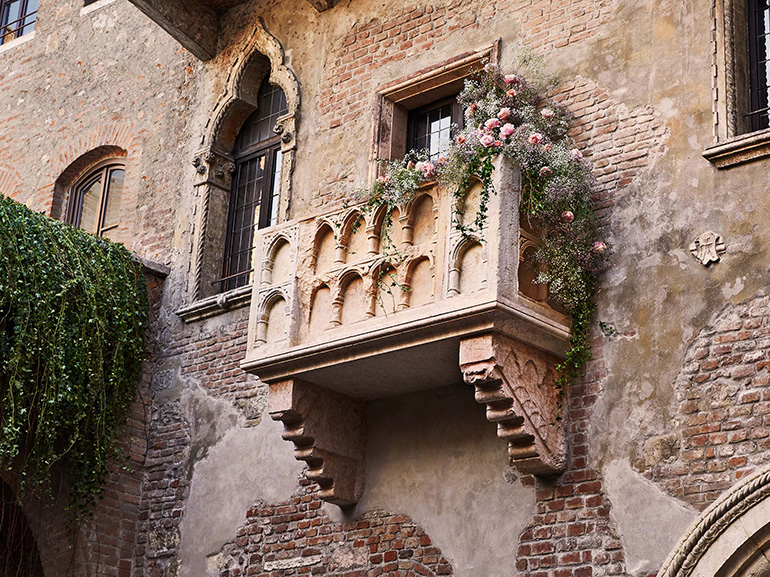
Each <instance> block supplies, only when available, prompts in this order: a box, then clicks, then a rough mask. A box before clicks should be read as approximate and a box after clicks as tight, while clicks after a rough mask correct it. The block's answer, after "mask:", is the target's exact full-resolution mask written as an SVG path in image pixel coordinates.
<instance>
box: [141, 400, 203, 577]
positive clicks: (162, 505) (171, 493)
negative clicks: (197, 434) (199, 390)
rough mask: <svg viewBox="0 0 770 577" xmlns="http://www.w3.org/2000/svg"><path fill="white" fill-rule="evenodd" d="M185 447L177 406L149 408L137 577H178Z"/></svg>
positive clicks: (187, 433)
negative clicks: (178, 546) (150, 416)
mask: <svg viewBox="0 0 770 577" xmlns="http://www.w3.org/2000/svg"><path fill="white" fill-rule="evenodd" d="M189 443H190V427H189V424H188V423H187V422H186V421H185V419H184V417H183V416H182V412H181V409H180V407H179V403H178V402H174V403H167V404H165V405H163V406H161V407H155V408H153V411H152V418H151V420H150V426H149V432H148V440H147V459H146V462H145V468H144V482H143V484H142V498H141V502H140V505H139V515H138V517H139V529H138V535H137V539H136V551H135V553H136V558H135V561H134V572H133V575H135V576H143V577H144V576H146V577H150V576H152V577H156V576H157V577H167V576H169V577H170V576H172V575H176V571H177V569H178V566H179V560H178V558H177V549H176V548H177V545H179V536H180V535H179V525H180V523H181V522H182V516H183V510H184V504H185V501H186V499H187V496H188V495H189V491H190V486H189V479H188V472H187V457H188V455H187V448H188V446H189Z"/></svg>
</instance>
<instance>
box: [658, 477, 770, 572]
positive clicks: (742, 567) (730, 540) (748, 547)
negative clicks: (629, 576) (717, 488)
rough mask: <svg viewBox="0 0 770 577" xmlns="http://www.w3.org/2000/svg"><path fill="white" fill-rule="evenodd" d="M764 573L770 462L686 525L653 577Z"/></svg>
mask: <svg viewBox="0 0 770 577" xmlns="http://www.w3.org/2000/svg"><path fill="white" fill-rule="evenodd" d="M766 575H770V466H768V467H765V468H763V469H760V470H759V471H756V472H755V473H753V474H751V475H749V476H747V477H745V478H744V479H742V480H741V481H740V482H739V483H737V484H736V485H735V486H733V487H732V488H731V489H729V490H728V491H727V492H725V493H724V494H723V495H722V496H721V497H720V498H719V499H717V500H716V501H715V502H714V503H712V504H711V506H710V507H709V508H708V509H706V510H705V511H704V512H703V514H702V515H701V516H700V517H699V518H698V519H697V520H696V521H695V522H694V523H693V524H692V525H691V526H690V528H689V529H688V530H687V531H686V532H685V534H684V535H683V536H682V538H681V539H680V540H679V543H677V545H676V547H675V548H674V550H673V551H672V552H671V554H670V555H669V556H668V559H666V562H665V563H664V564H663V567H662V568H661V570H660V571H659V572H658V577H764V576H766Z"/></svg>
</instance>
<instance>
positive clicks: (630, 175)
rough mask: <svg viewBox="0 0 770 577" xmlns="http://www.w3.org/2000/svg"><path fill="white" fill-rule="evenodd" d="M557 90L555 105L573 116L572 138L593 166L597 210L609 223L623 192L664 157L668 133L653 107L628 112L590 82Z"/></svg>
mask: <svg viewBox="0 0 770 577" xmlns="http://www.w3.org/2000/svg"><path fill="white" fill-rule="evenodd" d="M558 89H559V93H558V94H556V96H555V97H556V100H558V101H560V102H562V103H563V104H564V105H566V106H567V108H568V109H569V111H570V113H571V114H572V115H573V121H572V125H571V127H570V130H569V133H568V134H569V136H570V137H571V138H572V139H574V141H575V144H576V146H577V147H578V148H580V149H582V150H583V153H584V155H585V157H586V158H588V159H589V160H590V161H591V162H593V165H594V175H595V178H596V187H595V190H596V193H595V196H594V200H595V203H596V204H595V206H596V209H597V211H598V213H599V214H600V215H601V216H602V217H604V218H606V217H607V215H608V211H609V209H610V208H611V206H612V204H613V203H614V202H615V200H616V199H617V197H618V195H619V194H620V192H621V191H622V190H623V188H625V187H627V186H628V185H630V184H631V182H632V181H633V180H634V179H635V178H636V177H637V176H639V175H640V174H641V173H643V172H644V171H645V170H647V169H649V168H651V167H652V166H653V164H654V162H655V159H656V158H658V157H659V156H660V155H661V154H662V153H663V152H664V150H665V145H666V142H667V140H668V136H669V129H668V127H667V126H666V125H665V123H664V120H663V116H662V115H661V113H660V112H659V111H657V110H655V109H654V108H652V107H651V106H640V107H637V108H633V109H631V110H629V109H628V107H626V106H625V105H623V104H621V103H619V102H618V101H617V100H615V99H614V98H612V97H611V96H610V95H609V94H608V93H607V91H606V90H604V89H603V88H601V87H600V86H599V85H598V84H596V83H595V82H593V81H591V80H588V79H586V78H581V77H579V76H578V77H576V78H575V79H574V81H573V82H572V83H570V84H568V85H562V86H559V88H558Z"/></svg>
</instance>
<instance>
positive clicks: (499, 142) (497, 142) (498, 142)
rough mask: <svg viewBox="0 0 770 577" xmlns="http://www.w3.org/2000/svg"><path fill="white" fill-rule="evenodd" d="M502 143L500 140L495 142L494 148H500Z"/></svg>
mask: <svg viewBox="0 0 770 577" xmlns="http://www.w3.org/2000/svg"><path fill="white" fill-rule="evenodd" d="M502 145H503V141H502V140H495V146H502Z"/></svg>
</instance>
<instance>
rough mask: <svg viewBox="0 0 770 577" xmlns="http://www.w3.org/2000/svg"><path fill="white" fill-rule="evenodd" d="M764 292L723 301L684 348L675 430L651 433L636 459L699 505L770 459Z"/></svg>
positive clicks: (769, 341)
mask: <svg viewBox="0 0 770 577" xmlns="http://www.w3.org/2000/svg"><path fill="white" fill-rule="evenodd" d="M769 385H770V297H766V296H762V297H758V298H755V299H752V300H750V301H747V302H745V303H743V304H740V305H735V306H732V305H731V306H728V307H727V308H726V309H725V310H724V311H723V312H722V313H721V314H720V316H719V318H718V319H717V320H716V322H715V323H714V324H713V325H712V326H709V327H706V328H704V329H703V330H702V331H701V332H700V333H699V334H698V336H697V338H696V339H695V340H694V341H693V343H692V344H691V345H690V348H689V349H688V351H687V356H686V359H685V364H684V367H683V369H682V372H681V373H680V375H679V376H678V377H677V379H676V383H675V388H676V395H677V401H678V410H677V414H676V415H675V417H674V420H673V425H674V429H673V431H672V432H671V433H670V434H668V435H661V436H656V437H652V438H650V439H648V440H647V442H646V444H645V455H643V456H640V458H639V459H638V463H637V466H638V467H640V468H641V469H643V470H644V473H645V475H646V476H647V477H649V478H651V479H654V480H655V481H657V482H658V483H660V484H661V485H662V486H663V487H664V488H665V489H666V490H667V491H668V492H669V493H671V494H672V495H676V496H677V497H679V498H680V499H683V500H684V501H687V502H688V503H690V504H691V505H692V506H694V507H696V508H697V509H700V510H702V509H705V508H706V507H707V506H708V505H709V504H710V503H711V502H712V501H714V500H715V499H716V498H717V497H718V496H719V495H720V494H721V493H722V492H723V491H724V490H725V489H727V488H729V487H730V486H732V485H733V484H734V483H735V481H736V480H737V479H740V478H741V477H742V476H744V475H746V474H747V473H748V472H750V471H751V470H752V469H754V468H755V467H758V466H760V465H765V464H767V463H768V462H770V386H769Z"/></svg>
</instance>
